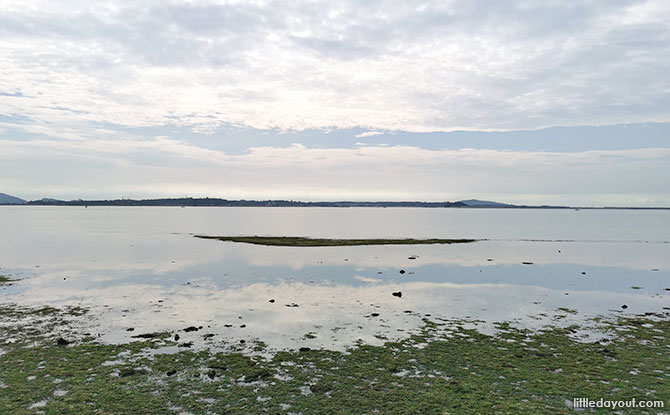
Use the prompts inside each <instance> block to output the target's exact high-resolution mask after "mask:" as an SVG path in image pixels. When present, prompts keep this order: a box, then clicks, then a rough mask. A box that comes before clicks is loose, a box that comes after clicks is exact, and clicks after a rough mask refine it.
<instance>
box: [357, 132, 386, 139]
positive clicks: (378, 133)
mask: <svg viewBox="0 0 670 415" xmlns="http://www.w3.org/2000/svg"><path fill="white" fill-rule="evenodd" d="M382 134H384V133H383V132H381V131H366V132H364V133H360V134H357V135H356V138H365V137H374V136H376V135H382Z"/></svg>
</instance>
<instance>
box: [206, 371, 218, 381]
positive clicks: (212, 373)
mask: <svg viewBox="0 0 670 415" xmlns="http://www.w3.org/2000/svg"><path fill="white" fill-rule="evenodd" d="M207 377H208V378H210V379H214V378H215V377H216V371H214V370H210V371H209V372H207Z"/></svg>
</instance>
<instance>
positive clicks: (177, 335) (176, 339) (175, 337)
mask: <svg viewBox="0 0 670 415" xmlns="http://www.w3.org/2000/svg"><path fill="white" fill-rule="evenodd" d="M179 339H180V337H179V334H175V335H174V341H176V342H178V341H179Z"/></svg>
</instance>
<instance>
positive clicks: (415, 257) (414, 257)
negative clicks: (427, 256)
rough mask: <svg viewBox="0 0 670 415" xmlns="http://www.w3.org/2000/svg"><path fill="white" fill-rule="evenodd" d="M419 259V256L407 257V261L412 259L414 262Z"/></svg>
mask: <svg viewBox="0 0 670 415" xmlns="http://www.w3.org/2000/svg"><path fill="white" fill-rule="evenodd" d="M417 258H418V256H416V255H411V256H408V257H407V259H412V260H414V259H417Z"/></svg>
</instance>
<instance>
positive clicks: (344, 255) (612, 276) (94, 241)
mask: <svg viewBox="0 0 670 415" xmlns="http://www.w3.org/2000/svg"><path fill="white" fill-rule="evenodd" d="M186 210H190V211H191V212H193V211H194V210H192V209H186ZM93 211H95V209H93ZM306 211H309V213H308V215H311V216H314V215H317V216H318V215H321V218H322V219H324V218H327V214H329V213H328V211H327V210H317V211H312V210H301V212H306ZM380 211H383V212H384V213H380ZM386 211H387V210H376V211H375V210H364V211H362V212H363V213H362V215H363V216H362V217H358V219H357V220H355V221H354V222H353V223H356V224H358V225H360V226H363V227H364V226H366V225H365V223H366V220H368V219H370V220H371V221H372V223H373V225H374V224H375V223H377V222H378V220H377V219H372V216H370V215H371V214H370V212H372V213H375V214H377V215H382V216H383V215H388V213H386ZM3 212H4V211H3ZM18 212H19V213H21V215H23V216H21V215H18V216H16V217H14V218H10V219H11V220H10V219H8V218H7V217H0V224H2V225H3V226H5V230H6V232H5V234H4V235H5V236H4V237H3V239H0V273H1V274H5V275H10V276H12V277H14V278H22V280H21V281H20V282H19V283H18V284H14V285H11V286H3V287H0V303H8V302H13V303H19V304H26V305H31V304H32V305H43V304H50V305H82V306H85V307H88V308H90V309H91V314H90V316H89V317H88V320H85V321H83V322H82V324H84V327H82V330H83V331H90V332H92V333H95V334H99V335H100V338H101V339H102V340H105V341H111V342H119V341H127V340H129V339H130V336H132V335H136V334H138V333H143V332H153V331H161V330H168V331H179V333H180V336H181V338H182V339H183V341H190V340H193V341H195V345H194V347H206V346H208V345H219V346H220V345H221V344H222V343H226V342H235V341H237V340H239V339H245V340H251V339H259V340H262V341H264V342H266V343H267V344H269V345H270V346H271V347H277V348H280V347H301V346H308V347H328V348H333V349H343V348H345V347H347V346H350V345H352V344H354V343H356V342H357V341H363V342H366V343H373V344H379V343H382V342H383V341H384V340H385V339H387V338H397V337H402V336H406V335H408V333H410V332H411V331H412V330H414V329H416V328H417V327H418V326H419V325H420V323H421V319H422V318H423V317H425V316H426V315H427V314H430V315H431V318H446V319H467V320H474V321H479V323H478V324H477V327H478V328H479V329H480V330H483V331H490V330H492V323H494V322H496V321H512V322H514V323H515V324H517V325H519V326H523V327H528V328H538V327H542V326H543V325H546V324H550V323H551V324H564V325H567V324H571V323H574V322H583V321H584V319H585V318H587V317H591V316H595V315H605V316H615V315H619V314H622V313H627V314H630V313H633V314H635V313H644V312H654V313H666V312H667V311H668V307H670V301H668V300H669V299H670V290H668V289H670V244H668V243H664V242H663V240H662V238H660V235H659V234H657V227H654V226H652V225H653V223H654V221H656V220H658V218H659V217H660V216H661V215H659V213H658V212H653V214H652V215H650V216H649V218H651V219H652V221H651V222H650V223H651V224H652V225H649V226H648V227H647V228H645V229H647V230H649V229H652V230H651V231H648V232H647V233H645V232H642V231H640V229H638V228H635V227H633V226H632V224H637V225H639V224H641V223H643V222H644V221H641V219H640V218H638V217H634V220H632V222H631V223H629V224H628V225H626V226H624V229H633V228H635V232H633V233H626V232H627V231H626V232H623V233H622V232H619V233H618V234H617V233H616V232H614V231H613V230H612V229H611V228H608V227H605V226H604V223H607V220H612V216H611V215H608V214H604V219H603V217H600V216H595V218H596V219H593V218H592V219H593V220H594V221H595V222H597V223H599V227H600V228H602V229H606V231H603V232H604V233H601V234H599V233H597V232H595V233H594V232H591V233H590V234H589V236H590V237H591V239H590V240H594V241H597V240H600V242H586V241H576V242H575V241H570V242H537V241H535V242H533V241H522V240H520V239H522V238H516V239H514V238H508V239H507V240H487V241H480V242H477V243H472V244H457V245H429V246H428V245H424V246H419V245H414V246H362V247H318V248H288V247H264V246H255V245H244V244H235V243H231V242H219V241H213V240H202V239H197V238H193V237H192V235H190V234H189V233H188V232H185V230H186V229H193V231H194V233H195V232H200V233H210V234H212V233H214V232H215V231H222V232H220V233H222V234H234V233H235V232H234V231H236V230H240V229H242V228H244V226H247V227H250V229H251V228H254V227H255V226H257V223H256V222H254V221H253V220H252V219H253V218H251V219H249V218H248V220H247V221H246V222H245V223H246V225H244V226H242V225H240V224H237V225H235V224H231V223H232V222H231V219H230V218H228V219H225V220H224V219H221V216H220V215H222V213H221V212H228V211H227V210H217V211H210V210H207V209H203V210H199V212H201V213H198V215H202V217H201V218H200V220H201V221H202V222H203V223H206V222H207V221H206V220H205V219H207V220H209V219H212V217H211V215H214V216H216V218H219V219H220V220H221V221H222V222H216V221H214V222H213V224H212V226H211V228H213V229H209V230H208V231H205V232H202V230H203V228H204V226H203V223H201V222H199V221H195V219H194V218H196V217H197V216H193V215H194V214H193V213H188V214H186V215H187V217H186V219H188V218H190V219H189V220H186V219H185V218H182V219H179V215H184V214H183V213H181V212H180V211H179V210H169V211H166V212H168V214H166V215H165V216H160V215H159V216H158V217H156V216H155V215H156V214H157V211H156V210H142V209H138V210H124V209H118V210H101V211H100V212H99V213H98V215H102V216H104V217H106V218H107V219H109V220H110V221H112V223H113V226H112V225H109V222H104V221H102V220H101V217H102V216H98V217H97V218H96V217H93V218H92V217H84V216H82V214H81V213H79V212H78V211H73V210H68V209H64V210H55V211H47V210H36V211H30V212H28V213H25V212H24V211H18ZM35 212H38V213H39V212H42V213H45V214H46V213H48V214H49V215H51V214H52V213H53V212H55V213H53V214H56V215H57V216H58V218H59V220H54V218H53V217H43V216H40V214H38V213H35ZM212 212H214V213H212ZM232 212H233V213H234V215H233V216H235V215H238V216H239V214H240V213H239V212H237V213H235V212H236V211H232ZM253 212H256V213H257V212H258V211H257V210H254V211H253ZM264 212H266V213H267V212H271V214H270V216H272V215H273V214H274V213H272V212H279V213H277V215H279V216H282V215H289V214H290V215H292V214H293V212H292V211H291V212H288V213H286V211H282V210H271V209H270V210H264ZM314 212H317V213H314ZM349 212H351V211H349ZM399 212H401V211H394V212H392V213H390V214H391V215H396V216H397V215H398V214H399ZM256 213H254V214H253V215H252V216H254V215H256ZM354 213H356V212H354ZM401 213H402V212H401ZM595 213H597V212H595ZM595 213H593V212H587V214H588V215H591V216H594V215H595ZM89 214H90V212H86V215H89ZM413 214H415V215H419V216H420V217H421V220H419V221H418V223H419V224H423V225H421V226H424V225H426V224H427V223H429V222H430V221H431V220H434V219H435V217H434V216H435V215H438V214H439V215H448V214H449V213H444V211H441V212H440V213H435V212H432V211H429V210H421V211H420V212H418V213H417V212H413ZM454 214H455V215H457V216H459V215H461V213H454ZM481 214H482V213H481V212H479V213H476V214H475V213H467V214H466V215H481ZM105 215H107V216H105ZM152 215H154V216H152ZM188 215H191V216H188ZM217 215H218V216H217ZM290 215H289V216H290ZM323 215H326V216H323ZM341 215H342V213H341V211H337V213H336V214H335V217H336V219H337V221H336V224H337V226H340V225H341V223H342V218H341V217H340V216H341ZM347 215H351V213H347ZM422 215H425V216H422ZM500 215H503V216H504V215H505V214H504V213H502V212H497V211H496V212H494V213H493V217H494V218H496V217H499V216H500ZM537 215H538V214H537V213H536V212H532V213H531V214H530V216H531V217H534V218H535V221H536V222H538V223H539V222H541V221H539V219H538V217H537ZM543 215H545V216H544V218H545V220H546V221H549V222H550V221H551V220H553V219H555V218H558V219H557V223H559V224H563V225H565V223H566V221H568V222H569V221H571V220H572V219H571V218H572V217H571V216H569V215H568V214H567V213H566V212H556V213H552V212H546V213H543ZM547 215H548V216H547ZM552 215H553V216H552ZM373 216H374V215H373ZM512 216H513V217H514V218H517V219H518V216H519V215H517V213H514V212H513V215H512ZM540 216H541V215H540ZM666 216H667V215H666ZM254 217H255V216H254ZM21 218H23V219H21ZM338 218H339V219H338ZM613 218H614V219H616V220H620V219H621V217H620V216H617V215H615V216H613ZM28 219H30V220H28ZM33 219H34V220H33ZM177 219H179V220H177ZM256 219H258V218H256ZM316 219H317V217H316V216H314V217H312V218H311V219H310V221H308V224H310V226H314V228H313V229H321V228H323V226H324V225H323V223H320V222H319V223H320V225H318V226H317V225H316V223H317V222H318V221H317V220H316ZM386 219H388V218H386ZM386 219H385V220H386ZM22 220H23V222H21V221H22ZM173 220H174V221H175V224H172V223H171V222H170V221H173ZM254 220H255V219H254ZM259 220H260V219H259ZM263 220H264V221H265V222H262V223H269V222H268V221H270V220H269V219H267V218H266V219H263ZM273 220H278V217H274V218H273ZM450 220H451V221H452V222H449V223H453V222H454V220H453V218H451V219H450ZM580 220H582V219H580ZM143 221H144V222H146V223H144V222H143ZM487 221H488V222H486V223H492V221H493V220H492V219H490V218H489V219H487ZM406 222H411V221H407V220H406ZM272 223H274V225H272V229H275V230H277V229H278V228H277V227H278V226H279V225H277V224H276V222H272ZM415 223H416V221H415ZM543 223H544V222H543ZM580 223H582V222H580ZM536 224H537V223H536ZM614 224H616V221H615V222H614V223H612V224H611V225H614ZM75 225H76V226H75ZM224 225H225V226H224ZM240 226H241V227H240ZM333 226H334V225H333ZM375 226H376V225H375ZM403 226H404V225H403ZM421 226H420V228H421ZM426 226H427V225H426ZM440 226H443V225H440ZM542 226H544V228H543V227H542ZM542 226H539V227H538V229H540V230H542V229H545V231H544V233H541V232H539V235H537V236H540V237H544V236H547V237H555V236H557V235H558V236H562V235H566V234H570V233H571V230H570V229H567V230H566V229H560V230H557V229H553V230H551V229H550V230H547V229H546V228H547V226H548V225H547V224H546V223H544V224H543V225H542ZM556 226H559V225H556ZM335 228H336V226H334V227H333V228H329V230H323V229H322V230H323V233H322V234H312V236H335V237H342V235H341V233H342V231H341V230H337V229H335ZM461 228H462V226H461ZM461 228H458V229H461ZM475 228H476V230H477V229H478V230H477V232H480V233H483V230H482V229H481V228H477V227H475ZM600 228H599V229H600ZM324 229H325V228H324ZM421 229H423V228H421ZM505 229H508V226H507V225H505V226H503V227H502V228H497V229H493V230H492V231H491V235H497V236H500V234H501V233H503V231H504V230H505ZM226 230H228V231H229V232H226ZM573 230H574V232H572V233H573V234H581V235H584V236H586V234H587V233H588V232H585V231H584V229H578V230H577V229H573ZM283 232H284V234H292V235H298V234H300V233H287V232H286V229H284V230H283ZM338 232H339V233H340V234H338ZM357 232H359V233H362V234H364V235H355V234H351V235H350V236H365V237H381V236H398V235H386V234H384V233H383V232H382V231H380V229H376V230H375V229H372V230H371V229H367V230H366V229H363V230H358V231H357ZM375 232H377V233H375ZM246 233H247V234H254V233H261V232H252V231H250V232H246ZM527 233H528V231H527V230H525V231H523V232H519V233H518V234H517V235H514V236H519V237H521V236H524V235H526V234H527ZM302 234H305V232H303V233H302ZM401 236H406V237H431V236H438V237H472V236H475V237H479V236H481V235H479V234H477V235H474V234H473V235H468V234H449V233H441V234H437V235H436V234H435V233H433V234H429V231H428V230H427V228H426V229H423V230H420V231H417V232H416V233H407V234H404V235H401ZM605 236H612V237H616V238H614V239H607V238H603V237H605ZM645 236H649V238H647V239H649V240H650V241H651V242H644V241H646V240H647V239H645V238H644V237H645ZM484 237H486V235H484ZM640 237H641V238H640ZM654 238H655V239H654ZM509 239H513V240H509ZM603 239H604V240H603ZM634 239H642V240H643V242H639V241H638V242H634ZM410 258H414V259H410ZM524 263H531V264H524ZM401 270H402V271H404V272H403V273H401ZM398 291H400V292H402V294H403V295H402V297H401V298H398V297H394V296H392V295H391V293H393V292H398ZM270 300H274V302H270ZM623 305H626V306H627V308H626V309H625V310H624V309H623V308H622V306H623ZM243 325H244V327H242V326H243ZM189 326H196V327H199V326H202V327H203V328H202V329H201V330H198V331H195V332H190V333H185V332H183V329H184V328H186V327H189ZM131 328H132V329H133V331H127V330H128V329H131ZM204 334H214V335H215V336H214V337H211V338H209V339H207V340H205V339H203V335H204ZM583 334H584V335H590V334H592V333H590V332H584V333H583Z"/></svg>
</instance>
